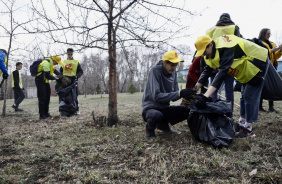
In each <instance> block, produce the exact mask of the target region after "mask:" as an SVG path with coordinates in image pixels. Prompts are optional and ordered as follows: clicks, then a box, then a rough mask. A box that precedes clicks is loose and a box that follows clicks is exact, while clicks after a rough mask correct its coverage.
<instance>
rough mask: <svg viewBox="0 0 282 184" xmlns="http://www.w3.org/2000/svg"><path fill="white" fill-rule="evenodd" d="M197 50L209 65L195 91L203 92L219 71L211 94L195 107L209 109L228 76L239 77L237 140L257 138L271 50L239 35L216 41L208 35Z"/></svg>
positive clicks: (200, 42) (201, 99) (199, 42)
mask: <svg viewBox="0 0 282 184" xmlns="http://www.w3.org/2000/svg"><path fill="white" fill-rule="evenodd" d="M195 47H196V49H197V54H196V56H201V55H204V56H205V57H204V58H205V62H206V64H207V66H206V67H205V68H204V71H203V72H202V74H201V76H200V78H199V81H198V83H197V84H196V85H195V87H196V88H197V89H199V88H200V87H201V86H202V81H204V80H205V79H206V78H207V77H209V75H210V73H211V72H212V70H213V69H216V70H218V73H217V74H216V76H215V78H214V81H213V82H212V84H211V86H210V87H209V89H208V90H207V92H206V93H205V94H204V95H198V96H197V100H196V102H195V105H196V106H197V107H198V108H205V106H206V102H207V100H208V98H209V97H210V96H211V95H212V94H213V93H214V92H215V91H216V90H217V89H218V88H219V87H220V85H221V84H222V82H223V80H224V78H225V76H226V75H231V76H233V77H235V79H236V80H237V81H239V82H241V83H242V90H241V94H242V98H241V99H240V119H239V123H238V124H237V125H236V128H235V129H236V131H237V132H238V133H237V134H236V137H238V138H244V137H248V136H252V137H253V136H255V134H254V132H253V129H252V125H253V123H254V122H256V121H257V120H258V110H259V100H260V94H261V91H262V87H263V81H264V77H265V75H266V73H267V70H268V66H269V59H268V51H267V49H265V48H263V47H261V46H259V45H257V44H255V43H253V42H250V41H248V40H245V39H242V38H239V37H237V36H235V35H224V36H220V37H218V38H215V39H214V40H212V39H211V38H210V37H209V36H208V35H205V36H202V37H199V38H198V39H197V41H196V42H195Z"/></svg>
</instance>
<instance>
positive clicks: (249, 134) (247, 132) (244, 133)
mask: <svg viewBox="0 0 282 184" xmlns="http://www.w3.org/2000/svg"><path fill="white" fill-rule="evenodd" d="M255 136H256V134H255V133H254V132H253V131H250V130H248V129H246V128H244V129H243V130H242V131H240V132H239V133H238V134H236V135H235V137H236V138H246V137H255Z"/></svg>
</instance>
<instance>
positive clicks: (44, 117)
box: [39, 115, 48, 120]
mask: <svg viewBox="0 0 282 184" xmlns="http://www.w3.org/2000/svg"><path fill="white" fill-rule="evenodd" d="M47 118H48V117H47V116H45V115H43V116H40V117H39V119H41V120H42V119H47Z"/></svg>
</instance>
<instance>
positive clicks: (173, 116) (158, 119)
mask: <svg viewBox="0 0 282 184" xmlns="http://www.w3.org/2000/svg"><path fill="white" fill-rule="evenodd" d="M188 114H189V109H188V108H187V107H186V106H183V105H179V106H170V107H168V108H165V109H148V110H145V111H144V112H143V113H142V117H143V119H144V121H146V122H147V125H146V126H147V127H148V129H151V130H154V129H156V127H158V128H159V129H160V130H167V129H168V128H169V125H168V123H170V124H171V125H175V124H176V123H179V122H181V121H183V120H185V119H187V117H188Z"/></svg>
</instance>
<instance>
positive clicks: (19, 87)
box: [12, 62, 25, 111]
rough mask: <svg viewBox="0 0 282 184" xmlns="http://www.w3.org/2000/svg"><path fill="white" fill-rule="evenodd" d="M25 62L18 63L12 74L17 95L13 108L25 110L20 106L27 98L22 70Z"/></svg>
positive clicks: (13, 86)
mask: <svg viewBox="0 0 282 184" xmlns="http://www.w3.org/2000/svg"><path fill="white" fill-rule="evenodd" d="M22 67H23V64H22V63H21V62H17V63H16V69H15V70H14V71H13V75H12V88H13V90H14V95H15V102H14V104H13V105H12V108H13V109H15V111H23V110H22V109H20V108H19V105H20V103H22V101H23V100H24V98H25V95H24V92H23V90H24V88H23V84H22V77H21V73H20V70H21V69H22Z"/></svg>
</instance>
